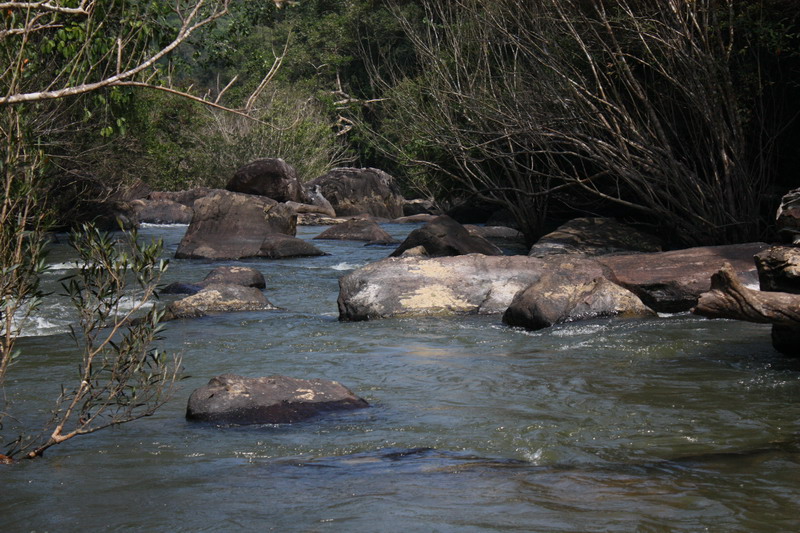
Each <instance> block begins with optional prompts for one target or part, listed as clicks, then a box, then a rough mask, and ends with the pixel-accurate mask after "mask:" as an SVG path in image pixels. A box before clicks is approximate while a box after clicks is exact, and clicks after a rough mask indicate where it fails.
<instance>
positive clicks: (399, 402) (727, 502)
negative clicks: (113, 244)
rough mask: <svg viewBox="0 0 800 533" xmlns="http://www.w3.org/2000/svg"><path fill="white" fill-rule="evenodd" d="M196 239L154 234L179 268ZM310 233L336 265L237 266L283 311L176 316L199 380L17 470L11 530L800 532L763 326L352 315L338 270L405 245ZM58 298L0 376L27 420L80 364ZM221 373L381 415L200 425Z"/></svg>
mask: <svg viewBox="0 0 800 533" xmlns="http://www.w3.org/2000/svg"><path fill="white" fill-rule="evenodd" d="M385 227H386V229H387V230H388V231H389V232H390V233H392V234H393V235H394V236H396V237H403V236H404V235H405V234H406V233H407V232H408V231H410V229H412V228H413V227H414V226H400V225H387V226H385ZM323 229H324V228H322V227H300V228H299V235H298V236H300V237H302V238H311V237H312V236H314V235H317V234H318V233H320V232H321V231H322V230H323ZM184 231H185V227H181V226H171V227H158V226H150V227H146V228H143V230H142V231H141V235H142V237H143V238H150V237H160V238H163V239H164V241H165V255H166V256H169V257H171V256H172V254H173V253H174V251H175V248H176V247H177V244H178V242H179V240H180V238H181V236H182V235H183V232H184ZM315 244H317V245H318V246H319V247H320V248H322V249H323V250H325V251H326V252H328V253H330V254H331V255H328V256H324V257H316V258H307V259H291V260H276V261H269V260H246V261H241V262H240V263H241V264H244V265H247V266H253V267H256V268H258V269H259V270H260V271H261V272H262V273H263V274H264V276H265V278H266V280H267V289H266V291H265V294H266V295H267V297H268V299H269V300H270V301H271V302H272V303H273V304H275V305H277V306H279V307H281V308H282V310H279V311H268V312H245V313H232V314H227V315H219V316H213V317H206V318H202V319H195V320H184V321H175V322H170V323H168V324H167V330H166V332H165V336H164V339H163V340H162V341H161V342H160V344H159V346H160V347H161V348H162V349H165V350H168V351H173V352H178V353H181V354H182V356H183V365H184V367H185V374H186V375H187V376H188V377H187V378H186V379H185V380H184V381H182V382H181V388H180V389H179V391H178V392H177V394H176V395H175V397H174V398H173V399H172V400H171V401H170V402H169V403H167V404H166V405H165V406H164V407H163V408H162V409H161V410H160V411H158V412H157V413H156V414H155V415H154V416H153V417H150V418H147V419H144V420H140V421H137V422H133V423H131V424H127V425H124V426H120V427H118V428H113V429H107V430H103V431H101V432H98V433H96V434H94V435H89V436H86V437H82V438H79V439H74V440H72V441H69V442H67V443H64V444H62V445H60V446H57V447H55V448H52V449H50V450H48V452H47V453H46V454H45V457H44V458H42V459H37V460H34V461H23V462H21V463H18V464H15V465H12V466H7V467H3V466H0V480H1V481H2V497H1V498H0V530H2V531H4V532H11V531H37V532H41V531H77V530H86V531H92V530H147V531H233V530H243V531H250V530H252V531H301V532H318V531H331V532H334V531H336V532H338V531H349V532H373V531H381V532H395V531H396V532H401V531H403V532H407V531H420V532H428V531H440V532H450V531H452V532H478V531H480V532H484V531H547V532H551V531H570V532H584V531H593V532H594V531H615V532H616V531H619V532H628V531H652V532H656V531H687V532H688V531H692V532H695V531H720V532H733V531H742V532H744V531H747V532H761V531H763V532H770V533H774V532H777V531H787V532H794V531H798V530H800V513H799V511H800V481H798V480H800V444H799V443H798V442H799V441H798V438H799V437H798V436H799V435H800V362H798V361H796V360H791V359H787V358H784V357H782V356H781V355H780V354H778V353H777V352H775V351H774V350H773V349H772V347H771V344H770V340H769V326H762V325H755V324H746V323H739V322H732V321H709V320H704V319H700V318H696V317H692V316H689V315H676V316H664V317H660V318H657V319H651V320H595V321H589V322H580V323H574V324H567V325H563V326H558V327H554V328H550V329H547V330H544V331H540V332H535V333H530V332H524V331H521V330H515V329H511V328H508V327H505V326H503V325H502V323H501V322H500V317H498V316H484V317H477V316H470V317H453V318H443V317H430V318H415V319H408V318H406V319H384V320H375V321H370V322H359V323H340V322H339V321H338V320H337V318H338V314H337V308H336V298H337V295H338V285H337V281H338V278H339V276H341V275H343V274H345V273H346V272H348V271H349V270H351V269H353V268H356V267H358V266H361V265H364V264H367V263H368V262H372V261H376V260H378V259H381V258H383V257H385V256H386V255H388V253H389V249H387V248H385V247H372V246H367V247H365V246H362V245H361V243H356V242H340V241H315ZM50 261H51V263H52V265H53V266H52V268H51V270H50V271H49V272H48V274H47V275H46V279H45V284H46V285H48V284H49V285H48V286H53V287H55V285H56V283H57V280H58V278H59V277H61V276H63V275H64V273H65V272H68V269H69V267H70V261H71V258H70V256H69V252H68V251H67V250H66V248H65V247H63V246H60V245H57V246H56V247H55V249H54V250H53V252H52V253H51V256H50ZM219 264H231V263H214V264H211V263H207V262H202V261H189V260H183V261H182V260H172V261H171V268H170V270H169V272H168V273H167V276H166V278H165V281H166V282H171V281H188V282H191V281H198V280H200V279H202V278H203V277H204V276H205V274H206V273H208V271H210V270H211V269H212V268H213V267H214V266H218V265H219ZM65 306H66V304H65V303H64V302H62V301H60V300H58V298H56V299H51V300H50V303H49V304H48V306H47V307H45V308H44V309H42V311H41V313H40V314H39V315H38V316H37V317H36V322H35V328H34V332H35V333H36V335H32V336H29V337H25V338H23V339H21V340H20V347H21V348H22V350H23V353H24V356H23V358H22V360H21V361H20V362H19V363H17V364H16V365H15V367H13V368H12V369H11V371H10V374H9V381H8V387H7V389H8V393H9V395H10V399H11V400H12V401H13V402H14V404H13V405H16V406H17V407H19V408H23V409H24V416H23V417H21V418H20V423H23V424H28V423H29V424H35V423H36V422H35V421H36V420H43V419H44V417H45V416H46V413H47V409H48V408H49V407H50V405H51V403H52V402H53V401H54V400H55V398H56V396H57V395H58V391H59V383H60V381H59V380H63V379H64V378H63V377H62V376H64V375H67V376H72V375H74V367H75V362H74V357H75V354H76V350H75V348H74V347H73V346H72V345H71V341H70V340H69V337H68V336H67V335H66V334H65V331H66V328H67V326H68V319H67V318H66V317H65V315H64V309H65ZM228 372H232V373H237V374H242V375H245V376H266V375H271V374H285V375H288V376H292V377H297V378H325V379H332V380H336V381H339V382H341V383H343V384H344V385H346V386H348V387H350V388H351V389H352V390H353V391H354V392H355V393H356V394H358V395H360V396H362V397H363V398H365V399H366V400H367V401H368V402H369V403H370V404H371V407H370V408H368V409H362V410H357V411H349V412H345V413H341V414H328V415H325V416H323V417H318V418H315V419H312V420H309V421H305V422H301V423H296V424H288V425H277V426H273V425H267V426H248V427H215V426H211V425H205V424H196V423H189V422H187V421H186V420H185V419H184V411H185V408H186V401H187V399H188V397H189V394H190V393H191V391H192V390H193V389H195V388H197V387H199V386H201V385H203V384H205V383H206V382H207V381H208V380H209V379H210V378H211V377H213V376H215V375H218V374H222V373H228ZM15 414H17V415H20V413H19V412H15Z"/></svg>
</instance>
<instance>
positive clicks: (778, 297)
mask: <svg viewBox="0 0 800 533" xmlns="http://www.w3.org/2000/svg"><path fill="white" fill-rule="evenodd" d="M692 312H693V313H695V314H697V315H701V316H705V317H709V318H733V319H736V320H745V321H747V322H759V323H762V324H775V325H779V326H789V327H792V328H800V294H789V293H786V292H762V291H757V290H753V289H748V288H747V287H745V286H744V285H743V284H742V282H741V281H739V279H738V278H737V277H736V274H735V273H734V271H733V268H732V267H731V265H730V264H728V263H725V264H724V265H723V267H722V269H721V270H720V271H719V272H717V273H716V274H714V275H713V276H712V277H711V290H710V291H708V292H704V293H703V294H701V295H700V299H699V300H698V302H697V305H696V306H695V307H694V309H692Z"/></svg>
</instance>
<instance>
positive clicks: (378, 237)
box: [314, 219, 397, 244]
mask: <svg viewBox="0 0 800 533" xmlns="http://www.w3.org/2000/svg"><path fill="white" fill-rule="evenodd" d="M314 238H315V239H322V240H325V239H330V240H340V241H366V242H367V243H370V244H394V243H396V242H397V241H396V240H395V239H393V238H392V236H391V235H389V234H388V233H386V230H384V229H383V228H381V227H380V226H379V225H378V224H377V223H376V222H375V221H374V220H369V219H353V220H348V221H347V222H344V223H343V224H337V225H335V226H331V227H330V228H328V229H326V230H325V231H323V232H322V233H320V234H319V235H317V236H316V237H314Z"/></svg>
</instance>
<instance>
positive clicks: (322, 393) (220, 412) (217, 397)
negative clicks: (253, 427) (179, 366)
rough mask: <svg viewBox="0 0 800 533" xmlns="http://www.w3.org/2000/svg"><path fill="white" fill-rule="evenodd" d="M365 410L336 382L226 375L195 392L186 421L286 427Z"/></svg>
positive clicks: (350, 392)
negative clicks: (333, 413)
mask: <svg viewBox="0 0 800 533" xmlns="http://www.w3.org/2000/svg"><path fill="white" fill-rule="evenodd" d="M363 407H369V404H368V403H367V402H366V400H364V399H363V398H359V397H358V396H356V395H355V394H353V392H352V391H350V389H348V388H347V387H345V386H343V385H341V384H339V383H337V382H336V381H328V380H324V379H310V380H305V379H296V378H290V377H286V376H277V375H276V376H268V377H260V378H246V377H242V376H237V375H235V374H223V375H221V376H217V377H215V378H212V379H211V380H210V381H209V382H208V385H205V386H203V387H200V388H199V389H196V390H195V391H194V392H192V395H191V396H190V397H189V404H188V406H187V408H186V418H187V419H189V420H198V421H203V422H215V423H218V424H285V423H289V422H297V421H299V420H304V419H306V418H310V417H312V416H315V415H318V414H320V413H323V412H327V411H340V410H349V409H359V408H363Z"/></svg>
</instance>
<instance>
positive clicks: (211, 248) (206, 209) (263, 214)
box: [175, 191, 297, 260]
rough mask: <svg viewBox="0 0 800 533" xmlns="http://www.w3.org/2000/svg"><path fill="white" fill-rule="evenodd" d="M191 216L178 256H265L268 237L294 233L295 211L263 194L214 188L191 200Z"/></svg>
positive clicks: (215, 258) (216, 258)
mask: <svg viewBox="0 0 800 533" xmlns="http://www.w3.org/2000/svg"><path fill="white" fill-rule="evenodd" d="M194 211H195V214H194V218H193V219H192V223H191V224H190V225H189V228H188V229H187V230H186V234H185V235H184V236H183V239H182V240H181V242H180V245H179V246H178V250H177V252H176V253H175V257H177V258H179V259H212V260H222V259H241V258H243V257H259V256H266V257H269V253H270V252H269V250H267V251H264V250H263V249H262V248H264V247H265V246H266V247H267V248H269V242H268V241H269V237H270V236H272V235H274V234H276V233H277V234H284V235H294V234H295V231H296V226H297V214H296V213H295V212H294V210H292V209H291V208H290V207H287V206H286V205H285V204H280V203H278V202H276V201H275V200H272V199H270V198H266V197H264V196H254V195H250V194H242V193H234V192H228V191H215V192H213V193H211V194H210V195H208V196H206V197H203V198H200V199H198V200H197V201H196V202H195V203H194Z"/></svg>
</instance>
